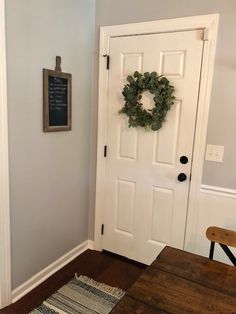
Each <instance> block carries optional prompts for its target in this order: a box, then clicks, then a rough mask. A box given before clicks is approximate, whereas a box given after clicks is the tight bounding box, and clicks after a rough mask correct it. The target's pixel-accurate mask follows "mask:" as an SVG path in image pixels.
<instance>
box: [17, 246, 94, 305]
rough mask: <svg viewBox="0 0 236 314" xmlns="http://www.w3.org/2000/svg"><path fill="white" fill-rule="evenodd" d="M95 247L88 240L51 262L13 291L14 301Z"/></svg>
mask: <svg viewBox="0 0 236 314" xmlns="http://www.w3.org/2000/svg"><path fill="white" fill-rule="evenodd" d="M93 247H94V242H93V241H90V240H87V241H84V242H83V243H81V244H80V245H78V246H76V247H75V248H74V249H72V250H71V251H70V252H68V253H66V254H65V255H63V256H61V257H60V258H58V259H57V260H56V261H55V262H53V263H52V264H50V265H49V266H47V267H46V268H44V269H43V270H41V271H40V272H39V273H37V274H36V275H34V276H33V277H31V278H30V279H29V280H27V281H26V282H25V283H23V284H22V285H20V286H19V287H17V288H16V289H15V290H13V291H12V303H15V302H16V301H18V300H19V299H20V298H22V297H23V296H24V295H26V294H27V293H29V292H30V291H31V290H33V289H34V288H35V287H37V286H38V285H39V284H41V283H42V282H43V281H45V280H46V279H48V278H49V277H50V276H52V275H53V274H54V273H55V272H57V271H58V270H60V269H61V268H62V267H64V266H65V265H67V264H68V263H69V262H71V261H72V260H73V259H75V258H76V257H77V256H79V255H80V254H82V253H83V252H84V251H86V250H88V249H93Z"/></svg>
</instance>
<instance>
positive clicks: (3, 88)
mask: <svg viewBox="0 0 236 314" xmlns="http://www.w3.org/2000/svg"><path fill="white" fill-rule="evenodd" d="M0 239H1V241H0V308H3V307H5V306H7V305H9V304H10V303H11V256H10V206H9V163H8V123H7V78H6V44H5V0H0Z"/></svg>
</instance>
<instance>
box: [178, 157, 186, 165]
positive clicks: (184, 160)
mask: <svg viewBox="0 0 236 314" xmlns="http://www.w3.org/2000/svg"><path fill="white" fill-rule="evenodd" d="M179 161H180V162H181V164H187V163H188V157H187V156H181V157H180V159H179Z"/></svg>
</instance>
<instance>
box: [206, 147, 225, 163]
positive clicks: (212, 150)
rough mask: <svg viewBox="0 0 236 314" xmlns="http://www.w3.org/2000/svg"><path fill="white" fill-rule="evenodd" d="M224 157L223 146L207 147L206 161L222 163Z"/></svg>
mask: <svg viewBox="0 0 236 314" xmlns="http://www.w3.org/2000/svg"><path fill="white" fill-rule="evenodd" d="M223 157H224V146H219V145H209V144H208V145H207V147H206V157H205V159H206V160H208V161H216V162H223Z"/></svg>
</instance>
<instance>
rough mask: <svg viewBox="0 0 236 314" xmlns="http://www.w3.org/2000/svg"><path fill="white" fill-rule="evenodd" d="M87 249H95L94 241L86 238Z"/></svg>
mask: <svg viewBox="0 0 236 314" xmlns="http://www.w3.org/2000/svg"><path fill="white" fill-rule="evenodd" d="M88 249H89V250H95V243H94V241H92V240H88Z"/></svg>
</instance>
